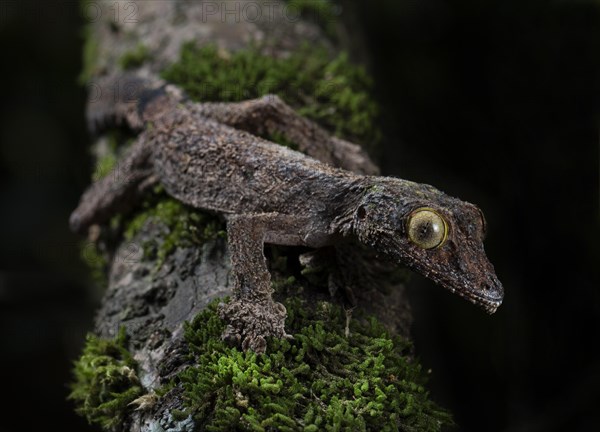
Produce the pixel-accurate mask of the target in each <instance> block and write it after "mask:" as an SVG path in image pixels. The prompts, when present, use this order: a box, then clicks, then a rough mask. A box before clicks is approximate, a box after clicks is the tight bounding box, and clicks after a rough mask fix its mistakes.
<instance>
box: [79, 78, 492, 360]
mask: <svg viewBox="0 0 600 432" xmlns="http://www.w3.org/2000/svg"><path fill="white" fill-rule="evenodd" d="M132 83H134V84H132ZM117 86H124V87H127V88H128V89H129V91H128V92H124V91H121V92H119V95H117V96H116V97H115V95H113V94H111V95H110V96H107V95H105V94H104V95H101V97H100V98H99V99H97V100H95V101H92V102H90V104H89V110H88V113H89V115H88V117H89V118H90V121H91V123H92V125H93V126H98V124H101V123H104V122H108V121H116V122H122V123H126V124H128V125H129V126H130V127H131V128H133V129H135V130H140V131H141V133H140V135H139V137H138V139H137V141H136V142H135V143H134V144H133V146H132V147H131V148H130V149H129V151H128V152H127V154H126V155H125V156H124V157H123V159H122V161H121V162H120V163H119V166H118V167H117V168H116V169H115V171H114V172H113V173H112V174H111V175H109V176H107V177H105V178H104V179H101V180H99V181H98V182H96V183H95V184H93V185H92V186H91V187H90V188H89V189H88V191H86V192H85V194H84V195H83V197H82V199H81V202H80V204H79V206H78V208H77V209H76V210H75V211H74V212H73V214H72V215H71V220H70V222H71V227H72V228H73V230H75V231H80V232H81V231H83V230H85V229H86V228H88V227H90V226H91V225H93V224H102V223H105V222H106V221H107V220H108V219H109V218H110V217H111V216H112V215H113V214H115V213H116V212H121V211H126V210H127V208H128V207H130V206H131V205H132V202H135V200H136V197H137V196H138V195H140V194H142V193H143V192H144V190H146V188H147V187H148V186H151V185H154V184H156V183H160V184H162V185H163V187H164V188H165V190H166V191H167V193H168V194H170V195H171V196H173V197H175V198H177V199H179V200H180V201H182V202H183V203H185V204H187V205H190V206H192V207H195V208H198V209H203V210H208V211H213V212H216V213H219V214H222V215H223V216H224V217H225V218H226V220H227V225H228V228H227V231H228V241H229V246H230V250H231V256H232V271H233V276H234V280H235V288H234V292H235V296H234V298H233V299H232V300H231V302H230V303H228V304H227V305H222V308H221V313H222V316H223V317H224V318H226V319H227V320H228V322H229V326H228V328H227V330H226V332H225V335H224V337H226V338H227V339H229V340H232V341H234V342H235V341H238V342H241V343H242V346H243V347H244V349H246V348H249V349H252V350H254V351H257V352H263V351H264V349H265V346H266V342H265V339H264V338H265V337H266V336H276V337H285V336H286V333H285V328H284V320H285V316H286V313H285V308H284V307H283V305H281V304H279V303H276V302H274V301H273V300H272V298H271V293H272V288H271V283H270V274H269V272H268V269H267V265H266V262H265V257H264V255H263V245H264V243H269V244H277V245H288V246H307V247H311V248H321V247H324V246H341V245H344V244H347V243H350V242H352V241H359V242H360V243H362V244H364V245H366V246H368V247H370V248H372V249H373V250H374V251H376V252H377V253H379V254H381V255H382V256H383V257H386V258H388V259H390V260H393V261H394V262H397V263H402V264H404V265H407V266H408V267H410V268H412V269H413V270H415V271H417V272H419V273H421V274H423V275H424V276H426V277H428V278H430V279H432V280H433V281H435V282H436V283H438V284H440V285H442V286H444V287H446V288H448V289H450V290H451V291H452V292H455V293H457V294H459V295H461V296H462V297H465V298H467V299H469V300H470V301H472V302H473V303H475V304H478V305H480V306H482V307H483V308H485V309H486V310H487V311H488V312H490V313H493V312H494V311H495V310H496V309H497V307H498V306H499V305H500V304H501V302H502V297H503V289H502V285H501V284H500V282H499V281H498V279H497V278H496V275H495V273H494V269H493V267H492V265H491V263H490V262H489V261H488V259H487V257H486V255H485V252H484V250H483V243H482V241H483V235H484V221H483V215H482V213H481V211H480V210H479V209H478V208H477V207H476V206H474V205H472V204H469V203H467V202H464V201H461V200H459V199H456V198H452V197H449V196H448V195H445V194H444V193H442V192H440V191H438V190H437V189H435V188H433V187H431V186H429V185H424V184H417V183H413V182H409V181H406V180H402V179H398V178H389V177H379V176H374V175H370V174H375V173H376V168H375V165H373V164H372V162H371V161H370V160H369V158H368V156H367V155H366V154H364V153H363V152H362V151H361V150H360V148H359V147H358V146H356V145H354V144H351V143H348V142H345V141H342V140H340V139H337V138H334V137H331V136H330V135H329V134H327V132H325V131H324V130H323V129H321V128H320V127H319V126H317V125H316V124H314V123H312V122H310V121H308V120H307V119H304V118H302V117H300V116H298V115H297V114H296V113H295V112H294V111H293V110H292V109H291V108H289V107H288V106H287V105H285V104H284V103H283V102H282V101H281V100H280V99H279V98H278V97H277V96H265V97H263V98H260V99H256V100H251V101H246V102H241V103H218V104H215V103H206V104H196V103H190V102H188V101H186V100H185V99H184V97H183V96H182V95H181V93H180V92H179V91H178V90H177V89H175V88H173V87H172V86H165V85H164V83H162V82H160V81H158V80H150V79H148V80H142V79H138V78H133V77H127V76H125V77H121V78H120V79H119V81H115V78H107V80H106V81H105V84H104V85H103V86H101V87H100V88H106V89H114V88H116V87H117ZM124 95H126V96H127V97H125V96H124ZM250 132H251V133H250ZM274 133H279V134H282V135H283V136H284V137H285V138H286V139H288V140H289V141H292V142H294V143H295V144H297V145H298V146H299V149H300V150H301V151H302V152H304V153H306V154H303V153H300V152H296V151H293V150H290V149H288V148H286V147H283V146H280V145H277V144H274V143H272V142H270V141H267V140H265V139H262V138H259V137H258V136H257V135H263V136H265V135H267V134H274ZM307 154H308V156H307ZM311 156H312V157H311ZM334 166H338V167H341V168H336V167H334ZM342 168H344V169H342ZM421 207H429V208H432V209H435V211H436V212H438V213H439V214H440V215H441V216H442V217H443V218H444V219H445V220H446V222H447V224H448V228H449V232H448V239H447V241H446V242H445V243H444V244H443V245H442V246H441V247H439V248H437V249H423V248H421V247H419V246H418V245H416V244H414V243H413V242H411V241H410V240H409V238H408V236H407V233H406V223H407V217H408V216H409V215H410V213H411V212H412V211H413V210H415V209H417V208H421Z"/></svg>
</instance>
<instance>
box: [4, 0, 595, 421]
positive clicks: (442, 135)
mask: <svg viewBox="0 0 600 432" xmlns="http://www.w3.org/2000/svg"><path fill="white" fill-rule="evenodd" d="M354 8H355V9H356V11H357V12H358V15H357V16H358V17H359V20H358V21H359V22H358V24H357V25H359V26H360V27H361V28H362V31H363V32H364V37H365V43H366V47H367V49H368V51H369V53H370V55H371V65H370V67H371V72H372V74H373V76H374V78H375V83H376V89H375V92H376V96H377V98H378V100H379V101H380V103H381V106H382V113H383V115H382V126H383V130H384V135H385V139H384V142H383V148H382V156H383V157H382V166H383V169H384V172H385V173H386V174H389V175H398V176H401V177H403V178H407V179H411V180H415V181H419V182H424V183H430V184H433V185H435V186H437V187H439V188H441V189H442V190H444V191H445V192H447V193H449V194H451V195H454V196H458V197H460V198H462V199H464V200H467V201H471V202H474V203H477V204H478V205H479V206H480V207H481V208H482V209H483V210H484V212H485V214H486V217H487V220H488V225H489V230H488V237H487V240H486V250H487V252H488V255H489V257H490V259H491V261H492V262H493V263H494V264H495V267H496V270H497V273H498V276H499V278H500V279H501V280H502V281H503V283H504V286H505V289H506V298H505V302H504V304H503V305H502V307H501V308H500V309H499V311H498V312H497V313H496V314H495V315H493V316H488V315H486V314H485V313H483V312H481V311H480V310H478V309H477V308H475V307H473V306H472V305H471V304H470V303H467V302H465V301H463V300H461V299H459V298H458V297H456V296H452V295H450V293H448V292H446V291H445V290H442V289H440V288H439V287H436V286H434V285H433V284H432V283H430V282H429V281H427V280H424V279H423V278H420V277H417V276H415V277H414V284H413V288H412V290H411V296H412V301H413V308H414V316H415V322H414V326H413V334H414V340H415V344H416V350H417V353H418V355H419V356H420V358H421V361H422V363H423V365H424V367H425V368H427V369H431V370H432V374H431V381H430V389H431V393H432V395H433V397H434V399H436V400H437V401H438V402H439V403H440V404H442V405H444V406H446V407H448V408H450V409H451V410H452V411H453V413H454V415H455V418H456V421H457V423H458V425H459V427H458V430H461V431H507V432H509V431H510V432H516V431H589V430H596V428H597V425H598V422H599V421H600V411H599V410H598V406H599V403H600V361H599V356H598V354H597V351H598V350H597V347H596V344H597V343H598V342H599V340H600V337H599V336H600V283H599V282H600V281H599V277H598V276H599V268H600V253H599V247H598V241H599V240H600V237H599V234H600V229H599V228H600V208H599V181H600V177H599V160H600V157H599V126H600V116H599V108H600V107H599V105H598V102H599V98H598V96H599V93H600V80H599V77H600V1H598V0H579V1H575V0H571V1H558V0H555V1H551V0H547V1H541V0H487V1H485V2H484V1H477V0H419V1H412V0H410V1H409V0H379V1H371V2H367V1H357V2H356V4H355V6H354ZM342 14H343V12H342ZM81 24H82V17H81V16H80V15H79V11H78V8H77V2H76V1H59V2H57V1H50V2H34V1H19V2H17V1H6V0H0V43H1V44H2V50H1V51H0V53H1V55H2V67H1V68H0V74H1V80H0V85H1V86H2V87H1V90H0V142H1V147H0V203H1V204H0V206H1V207H0V208H1V209H2V211H1V212H0V362H1V363H0V365H1V367H0V374H1V376H0V382H1V383H2V389H3V395H4V398H7V399H8V401H7V402H3V409H2V411H3V412H5V413H6V414H7V415H5V416H4V417H3V419H2V422H1V424H0V431H2V432H4V431H6V432H12V431H20V430H38V429H41V428H44V429H46V428H48V427H49V426H55V427H60V430H61V431H71V430H73V431H75V430H78V431H85V430H91V429H90V428H89V427H88V426H87V425H86V424H85V421H84V420H82V419H80V418H78V417H77V416H75V414H73V407H72V406H71V404H69V403H67V402H65V397H66V395H67V393H68V389H67V387H66V384H65V383H67V382H68V381H69V378H70V367H71V362H72V360H73V359H74V358H76V356H77V355H78V353H79V350H80V348H81V344H82V341H83V337H84V335H85V333H86V332H87V331H88V330H89V329H90V327H91V324H92V317H93V311H94V308H95V307H96V305H97V302H98V301H99V295H98V293H97V292H95V291H94V290H93V289H92V288H91V284H90V283H89V276H88V275H87V270H86V267H85V265H84V264H83V263H82V262H81V260H80V258H79V248H78V244H79V241H80V239H78V238H77V237H75V236H73V235H72V234H71V233H70V232H69V231H68V227H67V220H68V215H69V213H70V211H71V210H72V209H73V208H74V206H75V205H76V203H77V201H78V198H79V195H80V193H81V192H82V190H83V188H84V187H85V186H86V185H87V184H88V182H89V176H90V166H91V161H90V158H89V155H88V153H87V145H88V143H89V137H88V135H87V133H86V130H85V124H84V118H83V112H84V101H85V94H84V89H83V88H82V87H80V86H78V84H77V76H78V74H79V71H80V69H81V45H82V38H81V29H80V27H81Z"/></svg>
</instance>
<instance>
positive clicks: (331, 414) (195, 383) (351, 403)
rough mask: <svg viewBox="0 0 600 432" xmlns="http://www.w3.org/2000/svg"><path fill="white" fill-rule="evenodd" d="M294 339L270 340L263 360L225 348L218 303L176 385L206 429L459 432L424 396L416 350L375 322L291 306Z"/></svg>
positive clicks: (191, 337) (326, 306) (326, 308)
mask: <svg viewBox="0 0 600 432" xmlns="http://www.w3.org/2000/svg"><path fill="white" fill-rule="evenodd" d="M286 307H287V309H288V319H287V322H286V328H287V329H288V331H290V332H291V333H293V334H294V340H291V341H288V340H278V339H273V340H269V346H268V351H267V352H268V353H269V354H265V355H256V354H254V353H252V352H246V353H244V352H241V351H239V350H238V349H236V348H231V347H228V346H226V345H225V344H224V343H223V342H222V341H221V334H222V331H223V328H224V323H223V322H222V321H221V319H220V318H219V317H218V315H217V313H216V304H215V303H213V304H212V305H211V306H209V307H208V309H206V310H205V311H204V312H202V313H200V314H199V315H198V316H197V317H196V318H195V319H194V320H193V322H192V323H186V326H185V338H186V341H187V342H188V343H189V347H190V351H191V353H192V355H193V356H194V359H195V361H196V364H197V365H196V366H193V367H189V368H188V369H186V370H184V371H183V372H181V373H180V374H179V376H178V377H177V379H176V381H177V383H178V385H180V386H182V387H183V389H184V398H185V404H186V406H187V409H186V413H187V412H189V413H191V414H192V415H193V417H194V420H195V421H196V426H197V428H198V430H207V431H221V430H243V431H265V430H279V431H297V430H304V431H317V430H318V431H321V430H327V431H340V430H348V431H366V430H377V431H396V430H404V431H439V430H440V429H441V428H442V426H443V425H450V424H452V420H451V417H450V415H449V414H448V413H447V412H446V411H445V410H443V409H441V408H439V407H438V406H437V405H435V404H434V403H433V402H432V401H431V400H430V399H429V398H428V394H427V392H426V390H425V388H424V387H423V385H424V382H425V379H424V374H423V372H422V371H421V367H420V365H419V364H418V363H417V362H415V361H414V359H412V358H411V357H410V355H408V349H409V344H408V342H406V341H405V340H402V339H399V338H395V337H391V336H390V335H389V334H388V333H387V332H386V331H385V330H384V328H383V327H382V326H381V325H380V324H379V323H378V322H377V321H376V320H375V319H369V320H360V321H359V320H356V319H354V320H352V321H351V324H350V335H349V337H345V336H344V330H345V325H346V315H345V313H344V311H343V310H341V308H339V307H336V306H333V305H331V304H330V303H325V302H323V303H319V304H318V305H317V307H316V308H314V307H307V305H304V304H302V303H301V301H300V300H298V299H288V300H287V301H286Z"/></svg>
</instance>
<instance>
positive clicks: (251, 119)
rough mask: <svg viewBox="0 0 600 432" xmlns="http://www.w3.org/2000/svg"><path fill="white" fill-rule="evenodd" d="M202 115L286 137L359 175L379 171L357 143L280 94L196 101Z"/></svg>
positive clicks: (262, 133) (307, 151)
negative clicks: (335, 133) (333, 132)
mask: <svg viewBox="0 0 600 432" xmlns="http://www.w3.org/2000/svg"><path fill="white" fill-rule="evenodd" d="M193 109H194V110H195V111H197V112H198V113H199V114H201V115H203V116H205V117H209V118H212V119H214V120H217V121H219V122H220V123H223V124H226V125H228V126H232V127H234V128H236V129H242V130H245V131H247V132H250V133H251V134H254V135H258V136H268V135H271V136H274V135H279V136H283V137H284V138H285V139H286V140H288V141H291V142H292V143H294V144H296V145H297V146H298V149H299V150H300V151H301V152H302V153H305V154H307V155H308V156H310V157H313V158H315V159H317V160H319V161H321V162H324V163H328V164H330V165H332V166H335V167H338V168H343V169H347V170H349V171H353V172H356V173H360V174H378V173H379V170H378V168H377V166H376V165H375V164H374V163H373V162H372V161H371V159H370V158H369V156H368V155H367V153H366V152H365V151H364V150H363V149H362V148H361V147H360V146H358V145H357V144H353V143H351V142H348V141H345V140H343V139H340V138H337V137H335V136H332V135H330V134H329V133H328V132H327V131H326V130H325V129H323V128H322V127H321V126H319V125H318V124H316V123H315V122H313V121H311V120H309V119H307V118H305V117H302V116H301V115H300V114H298V113H297V112H296V111H295V110H294V109H293V108H292V107H290V106H289V105H287V104H286V103H285V102H284V101H283V100H282V99H281V98H280V97H279V96H277V95H273V94H269V95H265V96H263V97H261V98H258V99H251V100H247V101H243V102H235V103H223V102H216V103H201V104H194V105H193Z"/></svg>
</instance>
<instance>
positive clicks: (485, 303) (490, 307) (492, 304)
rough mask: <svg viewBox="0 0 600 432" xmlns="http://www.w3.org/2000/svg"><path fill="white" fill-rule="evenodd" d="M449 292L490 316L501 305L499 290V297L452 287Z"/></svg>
mask: <svg viewBox="0 0 600 432" xmlns="http://www.w3.org/2000/svg"><path fill="white" fill-rule="evenodd" d="M449 289H450V291H451V292H452V293H453V294H458V295H459V296H460V297H462V298H464V299H465V300H468V301H470V302H471V303H473V304H474V305H476V306H479V307H480V308H482V309H484V310H485V311H486V312H487V313H489V314H490V315H491V314H493V313H495V312H496V310H497V309H498V308H499V307H500V305H501V304H502V297H503V296H502V294H501V292H502V291H501V290H500V294H499V295H493V294H489V295H488V294H482V293H481V291H477V292H475V291H470V290H465V289H464V288H461V289H455V288H454V287H449Z"/></svg>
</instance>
